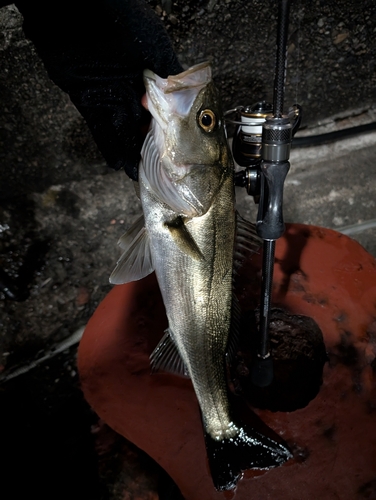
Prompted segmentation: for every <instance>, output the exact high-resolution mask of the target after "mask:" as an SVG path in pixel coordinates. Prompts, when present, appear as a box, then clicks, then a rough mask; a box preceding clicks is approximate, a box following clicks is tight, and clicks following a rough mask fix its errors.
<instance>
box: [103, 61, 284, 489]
mask: <svg viewBox="0 0 376 500" xmlns="http://www.w3.org/2000/svg"><path fill="white" fill-rule="evenodd" d="M144 83H145V88H146V96H147V105H148V109H149V111H150V113H151V115H152V121H151V126H150V130H149V132H148V134H147V136H146V139H145V142H144V144H143V147H142V151H141V161H140V164H139V179H138V183H139V186H138V188H139V194H140V200H141V205H142V210H143V214H142V215H141V216H140V218H139V219H138V220H137V221H136V222H135V224H134V225H133V226H132V227H131V228H130V230H129V231H128V233H126V234H125V235H124V236H123V237H121V238H120V240H119V245H120V246H121V248H122V249H123V251H124V253H123V255H122V256H121V258H120V259H119V261H118V262H117V265H116V267H115V269H114V271H113V273H112V275H111V277H110V282H111V283H112V284H121V283H126V282H130V281H133V280H137V279H142V278H143V277H145V276H147V275H148V274H150V273H151V272H153V271H155V274H156V277H157V280H158V284H159V288H160V291H161V294H162V297H163V301H164V305H165V309H166V314H167V318H168V329H167V330H166V332H165V334H164V336H163V337H162V339H161V341H160V342H159V344H158V345H157V347H156V348H155V350H154V351H153V353H152V354H151V356H150V361H151V366H152V371H153V372H155V371H159V370H165V371H169V372H172V373H176V374H178V375H181V376H188V377H189V378H190V379H191V381H192V384H193V388H194V391H195V393H196V396H197V400H198V403H199V406H200V410H201V415H202V423H203V429H204V437H205V443H206V449H207V454H208V460H209V465H210V470H211V475H212V478H213V483H214V486H215V488H216V489H217V490H228V489H232V488H234V487H235V485H236V483H237V481H238V480H239V478H240V477H241V474H242V471H244V470H246V469H249V468H271V467H275V466H279V465H282V464H283V463H284V462H285V461H286V460H288V459H289V458H291V454H290V451H289V450H288V448H287V445H286V444H285V443H284V442H282V440H280V441H281V442H279V441H278V442H277V441H276V440H274V439H271V438H270V437H267V436H265V435H263V434H262V433H260V432H258V431H256V430H255V429H253V428H252V427H250V426H249V425H248V426H247V425H245V424H244V423H242V422H240V421H238V420H237V419H236V416H234V415H233V414H232V413H233V411H232V409H231V405H230V403H229V389H228V383H227V378H226V363H227V360H228V359H229V358H230V357H231V356H233V353H234V352H236V345H237V344H236V343H237V339H238V331H239V314H240V313H239V304H238V301H237V298H236V296H235V295H234V292H233V277H234V263H236V262H239V261H240V260H241V258H242V257H244V255H246V254H247V253H253V252H256V251H258V249H259V248H260V244H261V240H260V239H259V237H258V236H257V234H256V231H255V226H254V224H252V223H250V222H248V221H246V220H244V219H243V218H241V217H240V215H239V214H238V213H237V211H236V210H235V189H234V164H233V161H232V156H231V153H230V151H229V147H228V141H227V136H226V131H225V126H224V121H223V113H222V108H221V100H220V95H219V93H218V91H217V89H216V87H215V85H214V82H213V79H212V70H211V65H210V64H209V63H208V62H204V63H200V64H198V65H195V66H193V67H191V68H189V69H187V70H186V71H184V72H182V73H180V74H178V75H174V76H169V77H168V78H166V79H164V78H160V77H159V76H158V75H156V74H155V73H153V72H152V71H150V70H145V71H144ZM235 267H236V266H235Z"/></svg>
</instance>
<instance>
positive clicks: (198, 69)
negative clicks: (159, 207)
mask: <svg viewBox="0 0 376 500" xmlns="http://www.w3.org/2000/svg"><path fill="white" fill-rule="evenodd" d="M144 82H145V86H146V91H147V102H148V107H149V111H150V112H151V114H152V116H153V118H154V120H153V121H152V127H153V134H154V142H155V146H156V149H157V150H158V155H159V162H160V168H161V174H163V176H164V178H165V180H166V182H168V183H170V186H169V194H170V195H171V193H172V191H173V189H174V190H175V196H176V200H175V201H176V202H177V199H178V198H179V197H182V199H183V203H182V204H181V205H180V208H181V207H182V206H183V205H184V204H188V205H189V207H190V209H187V210H181V212H183V213H182V215H190V216H192V215H193V216H199V215H203V214H204V213H206V212H207V210H208V209H209V208H210V206H211V204H212V200H213V198H214V197H215V196H216V195H217V193H218V192H219V190H220V188H221V186H222V184H223V183H224V181H225V179H227V178H229V177H231V176H232V174H233V163H232V158H231V154H230V152H229V148H228V144H227V138H226V133H225V128H224V121H223V113H222V108H221V102H220V97H219V95H218V92H217V90H216V88H215V86H214V83H213V80H212V75H211V67H210V64H209V63H202V64H198V65H196V66H193V67H192V68H190V69H188V70H187V71H184V72H183V73H180V74H179V75H176V76H169V77H168V78H166V79H163V78H160V77H159V76H157V75H155V74H154V73H153V72H151V71H149V70H146V71H145V72H144ZM172 187H173V189H172ZM160 190H161V191H163V190H164V189H163V188H161V189H160ZM164 201H166V202H167V203H168V200H164ZM189 211H191V213H188V212H189Z"/></svg>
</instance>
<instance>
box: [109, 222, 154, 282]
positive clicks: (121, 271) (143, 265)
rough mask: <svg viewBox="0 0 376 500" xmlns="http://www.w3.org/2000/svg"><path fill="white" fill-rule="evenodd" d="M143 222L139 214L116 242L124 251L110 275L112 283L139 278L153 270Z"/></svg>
mask: <svg viewBox="0 0 376 500" xmlns="http://www.w3.org/2000/svg"><path fill="white" fill-rule="evenodd" d="M143 224H144V218H143V216H141V217H139V218H138V219H137V221H136V222H135V223H134V224H133V226H132V227H131V228H130V229H129V231H128V232H127V233H125V234H124V235H123V236H122V237H121V238H120V240H119V242H118V244H119V246H120V247H121V248H122V249H123V250H124V253H123V255H122V256H121V257H120V259H119V260H118V262H117V264H116V267H115V269H114V270H113V271H112V274H111V276H110V283H112V284H113V285H122V284H123V283H129V282H131V281H136V280H140V279H142V278H145V276H147V275H148V274H150V273H152V272H153V271H154V267H153V262H152V256H151V252H150V242H149V235H148V233H147V231H146V229H145V227H144V225H143Z"/></svg>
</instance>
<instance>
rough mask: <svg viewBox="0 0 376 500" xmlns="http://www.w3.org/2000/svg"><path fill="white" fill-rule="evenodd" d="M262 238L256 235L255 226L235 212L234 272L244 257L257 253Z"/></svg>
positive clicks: (241, 263) (239, 266) (240, 265)
mask: <svg viewBox="0 0 376 500" xmlns="http://www.w3.org/2000/svg"><path fill="white" fill-rule="evenodd" d="M262 243H263V240H262V239H261V238H260V237H259V236H258V235H257V232H256V226H255V224H252V222H248V221H247V220H245V219H243V218H242V217H241V216H240V215H239V213H238V212H236V231H235V245H234V272H235V273H237V271H238V270H239V268H241V267H242V265H243V262H244V260H245V259H247V258H249V257H250V256H251V255H252V254H254V253H257V252H258V251H259V249H260V247H261V246H262Z"/></svg>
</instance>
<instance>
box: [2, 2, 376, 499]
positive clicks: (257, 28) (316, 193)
mask: <svg viewBox="0 0 376 500" xmlns="http://www.w3.org/2000/svg"><path fill="white" fill-rule="evenodd" d="M150 3H151V5H152V6H153V7H154V8H155V10H156V12H157V13H158V15H159V16H160V17H161V18H162V20H163V21H164V23H165V25H166V28H167V30H168V32H169V33H170V35H171V38H172V40H173V42H174V45H175V48H176V51H177V53H178V56H179V58H180V59H181V61H182V62H183V64H185V65H186V66H189V65H191V64H195V63H197V62H199V61H201V60H203V59H208V58H209V59H210V60H211V61H212V63H213V69H214V77H215V80H216V83H217V85H218V87H219V89H220V91H221V94H222V96H223V102H224V107H225V109H229V108H232V107H234V106H236V105H239V104H243V105H244V104H249V103H250V102H254V101H255V100H259V99H264V98H269V99H270V98H271V91H272V81H273V68H274V66H273V65H274V49H275V29H276V13H275V12H274V10H273V9H272V5H271V2H261V1H259V0H253V1H252V2H245V1H241V0H210V1H204V0H201V1H197V2H196V1H195V2H192V1H186V2H180V1H177V2H172V1H169V0H163V1H160V2H158V1H155V0H151V1H150ZM375 21H376V7H375V6H374V2H373V0H369V1H366V0H364V1H362V2H359V1H354V0H346V1H343V2H340V3H339V2H334V1H327V2H322V1H314V2H308V3H307V2H302V1H297V2H294V5H293V9H292V13H291V26H290V38H289V59H288V60H289V63H288V72H287V92H286V102H287V103H288V104H292V103H293V102H294V101H295V100H298V102H299V103H300V104H301V105H302V106H303V108H304V122H303V131H302V133H301V135H304V134H312V133H322V132H325V131H328V130H333V129H338V128H345V127H348V126H351V125H359V124H363V123H369V122H373V121H375V116H374V106H375V97H376V95H375V88H376V85H375V83H376V82H375V78H376V76H375V75H376V73H375V58H374V51H375V48H376V40H375V38H376V31H375V25H376V24H375ZM0 59H1V68H2V71H1V74H0V95H1V100H0V172H1V183H0V384H1V391H0V400H1V403H2V404H1V408H2V410H1V417H0V422H1V424H2V425H1V426H0V428H1V441H2V443H3V445H2V449H3V457H4V458H5V461H6V468H5V469H4V470H5V471H6V473H5V474H4V477H5V482H4V483H3V484H2V485H1V486H0V487H1V489H2V491H3V493H4V492H7V494H6V495H5V494H2V498H4V499H7V500H8V499H12V498H22V497H23V496H25V495H26V494H28V495H30V493H31V492H38V494H37V493H36V494H37V496H38V498H40V499H42V498H46V499H47V498H55V499H59V498H61V499H63V498H64V499H65V498H67V496H68V495H69V497H70V498H72V499H73V498H77V499H78V498H80V499H81V500H83V499H88V500H91V499H93V500H95V499H100V500H106V499H111V500H112V499H114V500H117V499H120V498H129V499H131V498H135V499H136V498H137V499H138V498H140V499H141V498H142V499H144V500H146V499H154V498H158V497H157V495H158V478H159V483H160V484H162V486H161V485H160V486H159V495H160V498H161V499H162V500H163V498H165V500H167V499H168V498H171V499H173V498H174V499H176V498H177V495H178V494H177V493H176V492H175V493H174V490H173V486H171V484H170V483H168V481H167V480H166V479H165V478H164V476H163V474H162V473H161V471H160V470H159V468H158V466H156V464H154V463H152V462H150V460H148V458H147V457H144V456H143V455H142V453H141V454H139V453H138V452H137V451H136V450H134V448H132V445H130V444H128V443H125V442H124V441H123V440H122V439H120V440H118V439H117V438H116V439H115V438H114V437H113V436H112V435H111V431H109V430H108V429H106V427H105V426H104V425H103V424H102V423H101V422H98V421H97V419H96V416H95V415H94V414H93V413H92V412H91V410H90V409H89V408H88V407H87V405H86V403H85V402H84V401H83V399H82V396H81V393H80V389H79V382H78V378H77V373H76V368H75V352H76V345H77V342H78V339H79V336H80V333H81V332H82V327H83V326H85V324H86V323H87V321H88V320H89V318H90V317H91V315H92V313H93V311H94V310H95V308H96V307H97V305H98V304H99V302H100V301H101V300H102V299H103V297H104V296H105V295H106V294H107V293H108V291H109V290H110V288H111V287H110V285H109V283H108V276H109V274H110V273H111V270H112V268H113V267H114V264H115V263H116V260H117V258H118V256H119V254H120V251H119V249H118V248H117V246H116V242H117V240H118V238H119V237H120V236H121V235H122V234H123V232H125V230H126V229H127V228H128V227H129V226H130V225H131V223H132V222H133V220H134V219H135V218H136V217H137V216H138V214H139V213H140V205H139V202H138V199H137V197H136V195H135V193H134V190H133V186H132V183H131V181H129V179H128V178H126V176H125V175H124V173H122V172H112V171H109V170H108V169H107V167H106V166H105V163H104V161H103V159H102V157H101V155H100V153H99V152H98V150H97V148H96V146H95V144H94V142H93V140H92V138H91V136H90V133H89V132H88V129H87V127H86V125H85V123H84V122H83V120H82V118H81V116H80V115H79V114H78V112H77V111H76V109H75V108H74V106H73V105H72V104H71V102H70V101H69V99H68V97H67V96H66V95H65V94H64V93H62V92H61V91H60V90H59V89H58V88H57V87H56V86H55V85H54V84H53V83H52V82H51V81H50V80H49V78H48V76H47V74H46V72H45V70H44V67H43V64H42V63H41V61H40V59H39V57H38V55H37V53H36V51H35V49H34V47H33V46H32V44H31V43H30V42H29V41H27V40H26V39H25V38H24V35H23V32H22V18H21V16H20V14H19V13H18V11H17V9H16V8H15V7H14V6H10V7H6V8H3V9H1V10H0ZM375 160H376V135H375V133H374V132H369V133H367V134H363V135H361V136H354V137H352V138H349V139H346V140H344V141H339V142H337V143H334V144H329V145H324V146H320V147H310V148H304V149H294V150H293V151H292V155H291V170H290V173H289V176H288V179H287V182H286V188H285V217H286V220H287V221H289V222H304V223H309V224H317V225H322V226H326V227H332V228H336V229H339V230H343V231H347V234H350V235H351V236H353V237H355V238H356V239H358V240H359V241H360V242H361V244H362V245H363V246H365V248H366V249H367V250H368V251H369V252H371V253H372V254H373V255H376V245H375V226H374V225H373V222H374V219H375V218H376V217H375V201H374V193H375V188H376V177H375V168H374V164H375ZM238 203H239V207H240V210H241V212H242V214H243V215H244V216H247V217H249V218H250V219H251V220H254V217H255V209H256V207H255V205H254V203H253V200H252V199H251V198H250V197H248V195H246V193H245V192H242V191H241V190H240V189H238ZM367 221H371V222H370V223H369V224H368V225H366V224H365V223H366V222H367ZM80 328H81V330H80ZM56 350H58V351H60V352H59V354H57V355H54V353H55V352H56ZM40 359H42V361H41V362H40V363H39V364H36V365H35V363H36V362H37V363H38V360H40ZM43 359H44V361H43ZM98 447H99V449H100V451H98ZM124 457H128V458H129V457H131V459H130V460H128V461H127V460H125V459H124ZM135 457H137V459H135ZM135 464H136V465H135ZM137 464H138V465H137ZM132 467H136V469H137V473H136V472H135V470H136V469H132ZM124 471H125V472H124ZM127 471H128V472H127ZM129 471H133V472H129ZM145 471H147V472H146V473H145ZM132 474H133V475H134V476H135V475H137V477H139V478H142V477H146V479H140V481H139V484H147V485H148V486H145V488H144V490H143V493H137V492H135V491H134V490H132V488H133V487H134V485H133V486H132V484H131V479H130V477H131V476H132ZM145 474H146V475H145ZM46 478H48V481H47V480H46ZM77 478H78V479H77ZM161 478H162V479H161ZM76 481H78V483H77V482H76ZM162 490H163V491H162ZM51 491H53V492H54V493H53V495H51ZM131 491H133V493H130V492H131ZM145 491H147V493H145ZM161 491H162V493H161ZM127 492H128V493H127ZM7 495H8V496H7ZM127 495H128V496H127ZM132 495H133V496H132ZM137 495H138V496H137ZM142 495H143V496H142ZM163 495H164V496H163Z"/></svg>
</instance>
